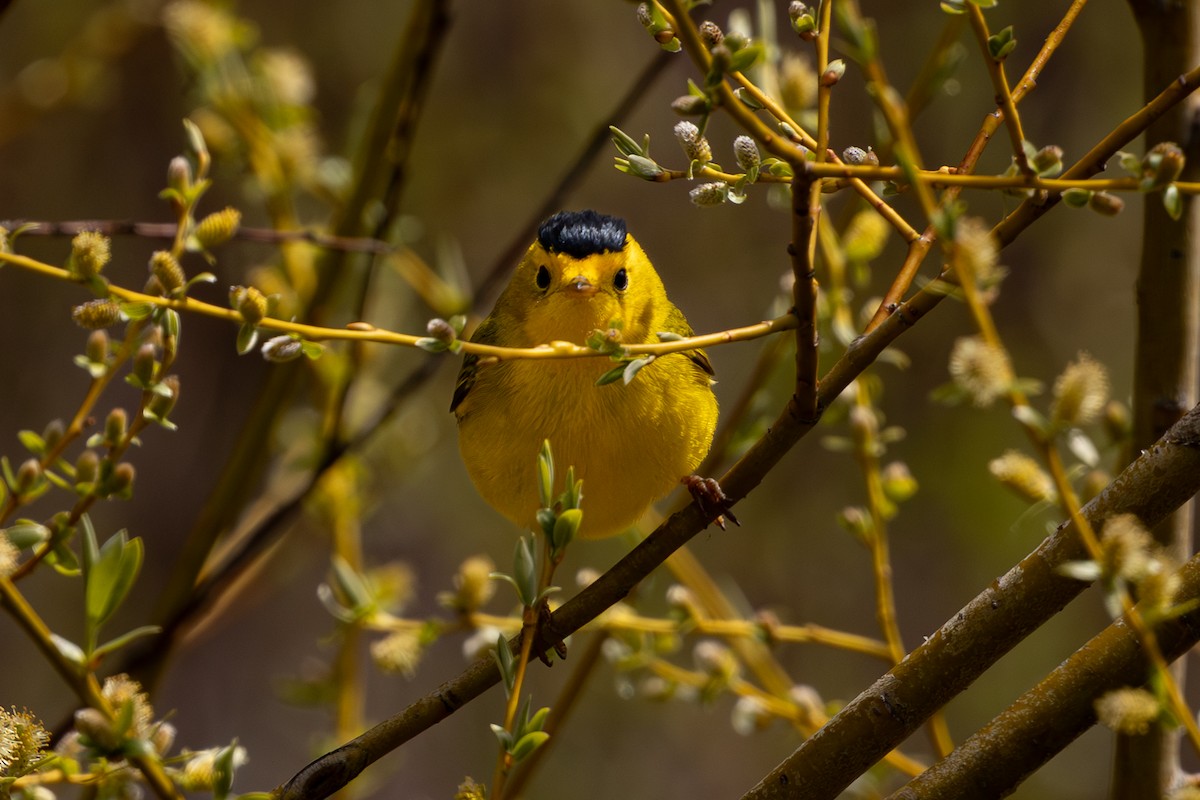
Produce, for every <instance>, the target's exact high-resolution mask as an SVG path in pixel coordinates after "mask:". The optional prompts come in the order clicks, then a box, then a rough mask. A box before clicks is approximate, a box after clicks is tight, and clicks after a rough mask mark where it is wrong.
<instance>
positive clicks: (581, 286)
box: [563, 275, 596, 297]
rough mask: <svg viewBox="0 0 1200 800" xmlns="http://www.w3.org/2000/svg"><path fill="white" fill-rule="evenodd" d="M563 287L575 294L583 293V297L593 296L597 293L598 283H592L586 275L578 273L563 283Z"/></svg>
mask: <svg viewBox="0 0 1200 800" xmlns="http://www.w3.org/2000/svg"><path fill="white" fill-rule="evenodd" d="M563 289H564V290H566V291H568V292H572V293H574V294H578V295H582V296H583V297H591V296H592V295H594V294H595V293H596V284H594V283H592V282H591V281H590V280H588V279H587V277H586V276H584V275H576V276H575V277H574V278H571V280H569V281H567V282H566V283H564V284H563Z"/></svg>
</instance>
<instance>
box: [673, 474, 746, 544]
mask: <svg viewBox="0 0 1200 800" xmlns="http://www.w3.org/2000/svg"><path fill="white" fill-rule="evenodd" d="M683 485H684V486H686V487H687V490H688V492H689V493H690V494H691V495H692V499H694V500H695V501H696V505H697V506H699V507H700V511H701V513H703V514H704V516H705V517H706V518H707V519H710V520H712V521H713V522H715V523H717V525H719V526H720V528H721V530H725V520H729V521H730V522H732V523H733V524H734V525H737V526H738V527H739V528H740V527H741V526H742V523H740V522H738V518H737V517H735V516H734V514H733V512H732V511H730V510H729V506H730V505H732V503H731V502H730V500H729V498H728V497H726V496H725V492H724V490H722V489H721V484H719V483H717V479H716V478H701V477H700V476H699V475H688V476H687V477H685V478H684V479H683Z"/></svg>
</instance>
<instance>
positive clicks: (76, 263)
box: [67, 231, 112, 279]
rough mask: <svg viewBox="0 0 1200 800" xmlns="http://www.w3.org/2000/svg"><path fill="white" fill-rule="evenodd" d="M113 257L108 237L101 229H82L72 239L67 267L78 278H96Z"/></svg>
mask: <svg viewBox="0 0 1200 800" xmlns="http://www.w3.org/2000/svg"><path fill="white" fill-rule="evenodd" d="M111 258H112V251H111V249H110V245H109V240H108V237H107V236H105V235H104V234H102V233H100V232H99V231H80V232H79V233H77V234H75V238H74V239H72V240H71V257H70V259H69V260H68V261H67V269H68V271H70V273H71V274H72V275H74V276H75V277H77V278H84V279H87V278H94V277H96V276H97V275H99V274H100V271H101V270H102V269H104V266H105V265H106V264H108V262H109V260H110V259H111Z"/></svg>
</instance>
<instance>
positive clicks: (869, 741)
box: [744, 406, 1200, 800]
mask: <svg viewBox="0 0 1200 800" xmlns="http://www.w3.org/2000/svg"><path fill="white" fill-rule="evenodd" d="M1198 489H1200V406H1198V407H1196V408H1194V409H1192V410H1191V411H1190V412H1189V413H1188V414H1187V415H1185V416H1184V417H1183V418H1182V419H1181V420H1180V421H1179V422H1178V423H1177V424H1176V425H1175V426H1174V427H1172V428H1171V430H1170V431H1168V432H1167V435H1166V436H1164V437H1163V438H1162V439H1161V440H1159V442H1158V443H1157V444H1155V445H1154V446H1153V447H1152V448H1150V449H1149V450H1147V451H1146V452H1145V453H1143V454H1142V456H1141V458H1139V459H1138V460H1137V461H1135V462H1134V463H1133V464H1131V465H1130V466H1129V467H1128V468H1127V469H1126V470H1125V471H1124V472H1122V473H1121V474H1120V475H1119V476H1117V478H1116V479H1115V480H1114V481H1113V482H1112V483H1111V484H1109V486H1108V487H1107V488H1106V489H1105V490H1104V491H1103V492H1102V493H1101V494H1100V496H1098V497H1097V498H1095V499H1094V500H1092V501H1091V502H1090V503H1088V504H1087V505H1086V506H1085V507H1084V508H1083V514H1084V516H1085V517H1086V518H1087V520H1088V521H1089V522H1090V523H1091V524H1092V526H1093V527H1099V526H1100V523H1102V522H1103V520H1105V519H1107V518H1108V517H1111V516H1113V515H1115V514H1123V513H1130V514H1136V515H1137V516H1138V517H1139V518H1140V519H1141V520H1142V521H1143V523H1145V524H1146V525H1148V526H1152V525H1154V524H1156V523H1157V522H1158V521H1159V520H1161V519H1163V518H1164V517H1165V516H1167V515H1168V514H1170V513H1171V512H1172V511H1174V510H1175V509H1176V508H1178V507H1179V506H1180V505H1182V504H1183V503H1184V502H1186V501H1187V500H1188V499H1189V498H1190V497H1191V496H1192V495H1194V494H1195V493H1196V491H1197V490H1198ZM1086 557H1087V554H1086V550H1085V548H1084V547H1083V544H1082V543H1081V541H1080V539H1079V534H1078V532H1077V531H1076V530H1075V529H1074V527H1073V526H1070V525H1065V526H1062V527H1060V528H1059V530H1058V531H1056V532H1055V533H1054V535H1052V536H1051V537H1049V538H1048V539H1046V541H1044V542H1043V543H1042V545H1041V546H1040V547H1038V549H1037V550H1035V551H1034V552H1033V553H1031V554H1030V555H1028V556H1026V558H1025V559H1024V560H1023V561H1021V562H1020V563H1019V564H1017V565H1016V566H1015V567H1013V568H1012V569H1011V570H1009V571H1008V573H1007V574H1005V575H1004V576H1003V577H1001V578H999V579H998V580H997V581H995V582H994V583H993V584H992V585H991V586H989V587H988V588H987V589H986V590H985V591H984V592H982V593H981V594H980V595H979V596H978V597H976V598H975V599H974V600H972V601H971V602H970V603H968V604H967V606H966V607H965V608H963V609H962V610H961V611H959V612H958V613H957V614H955V615H954V617H952V618H951V619H950V620H949V621H948V622H947V623H946V624H945V625H943V626H942V627H941V629H940V630H938V631H937V633H935V634H934V635H933V636H931V637H930V638H929V639H928V640H926V642H925V643H924V644H922V645H921V646H920V647H918V648H917V649H916V650H914V651H913V652H912V653H910V654H909V656H908V658H906V659H905V660H904V661H903V662H901V663H900V664H898V665H897V666H896V667H895V668H893V669H892V670H891V671H890V672H888V673H887V674H886V675H884V676H883V677H881V678H880V679H879V680H877V681H876V682H875V683H874V684H873V685H872V686H871V687H870V688H868V689H867V690H866V691H864V692H863V693H862V694H860V695H859V696H858V697H857V698H855V699H854V700H853V701H852V702H851V703H850V704H849V705H847V706H846V707H845V708H844V709H842V711H841V712H839V713H838V714H837V716H835V717H834V718H833V719H832V720H830V722H829V723H828V724H827V725H826V726H825V727H824V728H822V729H821V730H819V731H818V732H817V733H816V734H815V735H813V736H812V738H810V739H808V740H807V741H805V742H804V743H803V744H801V745H800V747H799V748H798V749H797V750H796V751H795V752H794V753H793V754H792V755H791V756H789V757H788V758H787V760H785V761H784V762H783V763H782V764H780V765H779V766H778V767H776V768H775V769H774V770H773V771H772V772H771V773H770V774H769V775H767V776H766V777H765V778H763V780H762V781H760V782H759V784H758V785H757V786H755V787H754V788H753V789H751V790H750V791H749V792H748V793H747V794H746V795H745V796H744V800H776V799H777V798H791V797H799V796H801V793H802V796H803V797H805V798H807V799H808V800H816V799H818V798H826V797H828V798H833V797H836V796H837V795H838V794H839V793H840V792H841V791H842V790H843V789H845V788H846V786H848V785H849V784H850V782H851V781H853V780H854V779H855V778H857V777H858V776H859V775H861V774H862V773H864V772H866V771H867V770H868V769H869V768H870V767H871V766H872V765H873V764H874V763H875V762H877V761H879V760H880V759H881V758H882V757H883V756H884V755H886V754H887V753H888V752H890V751H891V750H893V749H894V748H896V747H897V746H898V745H899V744H900V743H901V742H903V741H904V740H905V739H907V738H908V737H909V736H910V735H911V734H912V733H913V732H914V731H915V730H916V729H917V728H918V727H920V725H921V724H922V723H924V722H925V720H927V719H928V718H929V716H930V715H931V714H933V712H934V711H936V710H937V709H939V708H941V707H942V706H944V705H945V704H946V703H947V702H949V700H950V699H951V698H953V697H954V696H956V695H957V694H959V693H960V692H962V691H963V690H964V689H966V688H967V687H968V686H969V685H970V684H971V683H972V682H973V681H974V680H975V679H976V678H978V677H979V676H980V675H982V674H983V673H984V672H985V671H986V670H987V669H988V668H989V667H990V666H991V665H992V664H994V663H995V662H996V661H997V660H998V659H999V658H1000V657H1001V656H1003V655H1004V654H1005V653H1007V652H1008V651H1009V650H1011V649H1012V648H1013V647H1014V646H1016V644H1017V643H1018V642H1020V641H1021V640H1022V639H1024V638H1025V637H1026V636H1028V635H1029V634H1030V633H1032V632H1033V631H1034V630H1036V629H1037V628H1038V627H1040V626H1041V625H1042V624H1043V623H1045V622H1046V620H1048V619H1050V618H1051V617H1052V616H1054V615H1055V614H1057V613H1058V612H1059V611H1060V610H1062V608H1063V607H1064V606H1066V604H1067V603H1068V602H1070V601H1071V600H1072V599H1073V598H1074V597H1075V596H1076V595H1078V594H1079V593H1080V592H1082V591H1083V590H1084V589H1085V588H1087V585H1088V584H1086V583H1084V582H1082V581H1078V580H1075V579H1073V578H1067V577H1065V576H1063V575H1062V574H1060V573H1059V571H1058V568H1059V566H1061V565H1062V564H1063V563H1065V562H1067V561H1073V560H1078V559H1084V558H1086ZM968 796H969V795H968Z"/></svg>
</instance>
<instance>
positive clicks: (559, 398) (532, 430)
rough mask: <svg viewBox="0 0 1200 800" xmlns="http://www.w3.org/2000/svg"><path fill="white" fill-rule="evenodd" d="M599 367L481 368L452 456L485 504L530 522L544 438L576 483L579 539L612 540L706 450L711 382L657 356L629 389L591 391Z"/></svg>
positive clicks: (681, 360) (601, 362) (686, 365)
mask: <svg viewBox="0 0 1200 800" xmlns="http://www.w3.org/2000/svg"><path fill="white" fill-rule="evenodd" d="M611 366H612V364H611V362H609V361H608V360H606V359H574V360H563V361H527V360H523V361H507V362H500V363H496V364H492V365H490V366H486V367H482V368H481V369H480V370H479V373H478V375H477V376H476V383H475V385H474V386H473V387H472V389H471V392H470V395H469V397H468V398H467V399H466V400H465V401H464V402H463V404H462V405H461V406H460V407H459V409H457V411H458V413H459V448H460V450H461V452H462V456H463V461H464V463H465V464H466V465H467V471H468V473H469V474H470V476H471V479H472V480H473V481H474V483H475V486H476V487H477V488H478V490H479V493H480V494H481V495H482V496H483V498H484V499H485V500H486V501H487V502H488V503H490V504H491V505H492V506H494V507H495V508H496V509H497V510H499V511H500V512H501V513H503V514H504V515H505V516H506V517H508V518H509V519H510V520H512V521H513V522H515V523H516V524H518V525H520V526H523V527H528V526H532V525H534V524H535V514H536V512H537V509H538V507H539V505H540V502H539V499H538V491H537V483H536V475H537V473H536V458H537V453H538V450H539V448H540V447H541V444H542V441H543V440H547V439H548V440H549V441H550V444H551V447H552V449H553V451H554V457H555V462H556V466H557V468H558V471H559V474H565V470H566V468H567V467H568V466H574V467H575V473H576V476H577V477H579V478H581V479H582V480H583V525H582V527H581V528H580V535H581V536H584V537H593V538H595V537H601V536H608V535H612V534H615V533H619V532H621V531H622V530H624V529H626V528H628V527H629V526H631V525H632V524H634V523H635V522H637V520H638V518H639V517H640V516H641V515H642V513H643V512H645V510H646V509H647V507H648V506H649V505H650V504H651V503H653V502H654V501H655V500H657V499H658V498H660V497H662V496H663V495H665V494H667V493H668V492H669V491H670V490H671V489H672V488H674V487H675V486H676V485H677V484H678V483H679V479H680V478H682V477H683V476H685V475H688V474H690V473H691V472H692V471H693V470H695V468H696V467H697V466H698V465H699V463H700V461H701V460H702V459H703V458H704V456H705V454H706V453H707V452H708V447H709V443H710V442H711V441H712V436H713V431H714V428H715V426H716V419H717V401H716V397H715V396H714V395H713V392H712V389H711V386H710V381H709V378H708V375H707V374H705V373H704V372H703V370H701V369H700V368H699V367H697V366H696V365H695V364H693V363H692V362H691V361H689V360H688V359H687V357H686V356H683V355H679V354H675V355H669V356H664V357H662V358H659V359H657V360H655V361H654V362H653V363H652V364H650V365H649V366H647V367H645V368H644V369H642V370H641V371H640V372H639V373H638V374H637V376H636V377H635V378H634V380H633V381H632V382H631V383H629V384H628V385H626V384H623V383H620V382H617V383H615V384H610V385H607V386H596V385H595V381H596V378H598V377H599V376H600V375H601V374H602V373H603V372H604V371H605V370H607V369H608V368H609V367H611Z"/></svg>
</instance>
